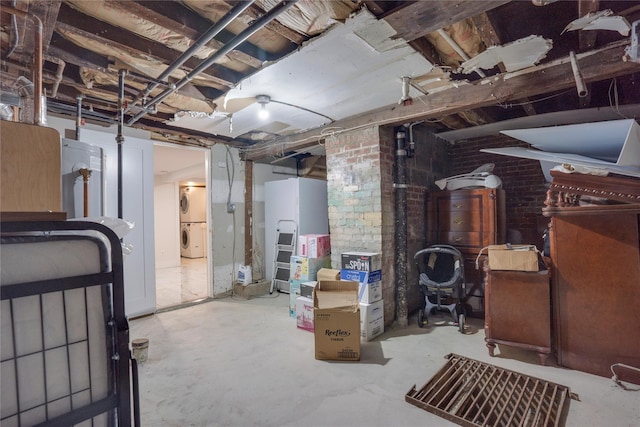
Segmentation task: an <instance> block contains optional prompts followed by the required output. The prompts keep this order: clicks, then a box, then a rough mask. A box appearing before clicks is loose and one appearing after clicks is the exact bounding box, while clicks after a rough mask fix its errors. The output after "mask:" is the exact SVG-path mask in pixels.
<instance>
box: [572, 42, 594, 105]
mask: <svg viewBox="0 0 640 427" xmlns="http://www.w3.org/2000/svg"><path fill="white" fill-rule="evenodd" d="M569 56H570V57H571V69H572V70H573V78H574V79H575V80H576V90H577V91H578V96H579V97H580V98H584V97H585V96H587V95H589V91H588V90H587V86H586V85H585V84H584V80H583V79H582V73H581V72H580V68H578V59H577V58H576V54H575V52H574V51H571V52H569Z"/></svg>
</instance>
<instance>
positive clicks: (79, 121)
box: [76, 95, 82, 141]
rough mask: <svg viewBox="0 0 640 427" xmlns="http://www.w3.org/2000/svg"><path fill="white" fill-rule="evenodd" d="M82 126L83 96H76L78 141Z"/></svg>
mask: <svg viewBox="0 0 640 427" xmlns="http://www.w3.org/2000/svg"><path fill="white" fill-rule="evenodd" d="M80 126H82V96H81V95H80V96H77V97H76V141H80Z"/></svg>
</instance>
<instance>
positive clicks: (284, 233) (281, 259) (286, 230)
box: [269, 220, 298, 294]
mask: <svg viewBox="0 0 640 427" xmlns="http://www.w3.org/2000/svg"><path fill="white" fill-rule="evenodd" d="M297 233H298V225H297V224H296V222H295V221H293V220H280V221H278V223H277V228H276V245H275V256H274V259H273V278H272V279H271V289H270V290H269V293H270V294H272V293H273V291H274V290H277V291H280V292H286V293H289V277H290V275H291V272H290V270H291V255H295V253H296V238H297Z"/></svg>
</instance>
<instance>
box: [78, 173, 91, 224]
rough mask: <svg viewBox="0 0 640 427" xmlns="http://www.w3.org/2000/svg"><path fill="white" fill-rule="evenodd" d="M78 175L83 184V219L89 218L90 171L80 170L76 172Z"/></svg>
mask: <svg viewBox="0 0 640 427" xmlns="http://www.w3.org/2000/svg"><path fill="white" fill-rule="evenodd" d="M78 173H79V174H80V175H82V181H83V182H84V217H85V218H86V217H88V216H89V178H90V177H91V169H87V168H82V169H80V170H78Z"/></svg>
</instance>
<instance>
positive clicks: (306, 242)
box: [298, 234, 331, 258]
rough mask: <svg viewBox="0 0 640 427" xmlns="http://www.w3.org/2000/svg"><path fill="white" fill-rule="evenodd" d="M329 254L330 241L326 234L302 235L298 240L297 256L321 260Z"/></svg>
mask: <svg viewBox="0 0 640 427" xmlns="http://www.w3.org/2000/svg"><path fill="white" fill-rule="evenodd" d="M329 254H331V241H330V238H329V235H328V234H303V235H302V236H300V238H299V239H298V255H300V256H306V257H309V258H322V257H324V256H327V255H329Z"/></svg>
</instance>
